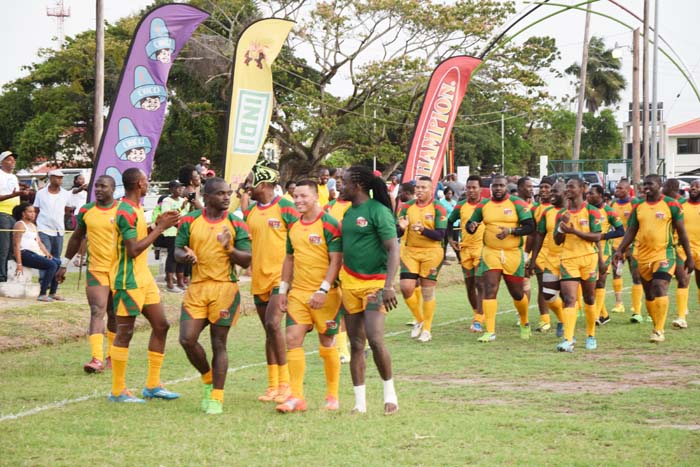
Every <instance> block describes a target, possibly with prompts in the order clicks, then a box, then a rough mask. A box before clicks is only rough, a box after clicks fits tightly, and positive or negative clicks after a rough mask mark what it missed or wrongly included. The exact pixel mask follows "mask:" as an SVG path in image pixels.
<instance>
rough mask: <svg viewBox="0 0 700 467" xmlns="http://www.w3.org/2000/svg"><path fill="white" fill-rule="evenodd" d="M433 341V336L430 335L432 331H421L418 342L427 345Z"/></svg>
mask: <svg viewBox="0 0 700 467" xmlns="http://www.w3.org/2000/svg"><path fill="white" fill-rule="evenodd" d="M431 340H433V335H432V334H430V331H421V333H420V336H418V342H422V343H424V344H425V343H426V342H430V341H431Z"/></svg>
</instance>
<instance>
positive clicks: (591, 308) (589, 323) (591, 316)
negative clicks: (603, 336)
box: [583, 303, 598, 336]
mask: <svg viewBox="0 0 700 467" xmlns="http://www.w3.org/2000/svg"><path fill="white" fill-rule="evenodd" d="M583 309H584V312H585V313H586V335H587V336H595V320H597V319H598V313H596V305H595V303H594V304H593V305H589V304H588V303H584V305H583Z"/></svg>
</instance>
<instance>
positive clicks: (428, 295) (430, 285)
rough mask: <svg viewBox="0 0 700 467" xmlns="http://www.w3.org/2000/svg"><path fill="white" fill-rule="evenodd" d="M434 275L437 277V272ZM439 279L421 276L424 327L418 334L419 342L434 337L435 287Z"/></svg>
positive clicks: (427, 340)
mask: <svg viewBox="0 0 700 467" xmlns="http://www.w3.org/2000/svg"><path fill="white" fill-rule="evenodd" d="M432 277H437V274H435V275H433V276H432ZM436 286H437V281H436V280H432V279H426V278H424V277H421V278H420V293H421V298H422V301H423V329H422V330H421V333H420V335H419V336H418V341H419V342H423V343H425V342H429V341H430V340H431V339H432V334H431V332H432V328H433V318H434V317H435V306H436V300H435V287H436Z"/></svg>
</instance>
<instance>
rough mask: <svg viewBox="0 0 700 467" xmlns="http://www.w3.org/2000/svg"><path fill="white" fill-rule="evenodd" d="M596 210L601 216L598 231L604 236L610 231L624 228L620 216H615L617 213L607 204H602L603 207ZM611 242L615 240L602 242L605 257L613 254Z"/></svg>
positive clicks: (613, 249)
mask: <svg viewBox="0 0 700 467" xmlns="http://www.w3.org/2000/svg"><path fill="white" fill-rule="evenodd" d="M598 210H599V211H600V214H601V217H600V231H601V232H602V233H604V234H605V233H608V232H610V231H611V230H617V228H618V227H624V225H623V223H622V219H620V216H619V215H618V214H617V211H615V210H614V209H613V208H611V207H610V206H608V205H607V204H605V203H603V206H602V207H600V208H598ZM617 238H620V237H617ZM613 240H615V238H612V239H610V240H604V242H605V243H604V245H603V254H604V255H605V256H611V255H612V254H613V253H615V248H614V243H613Z"/></svg>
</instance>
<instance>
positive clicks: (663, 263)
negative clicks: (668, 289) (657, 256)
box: [659, 260, 669, 268]
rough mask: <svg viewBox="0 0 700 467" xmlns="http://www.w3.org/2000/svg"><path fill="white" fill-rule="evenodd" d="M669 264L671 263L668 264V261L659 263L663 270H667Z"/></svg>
mask: <svg viewBox="0 0 700 467" xmlns="http://www.w3.org/2000/svg"><path fill="white" fill-rule="evenodd" d="M668 264H669V263H668V260H665V261H661V262H660V263H659V266H660V267H662V268H667V267H668Z"/></svg>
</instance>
